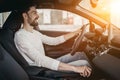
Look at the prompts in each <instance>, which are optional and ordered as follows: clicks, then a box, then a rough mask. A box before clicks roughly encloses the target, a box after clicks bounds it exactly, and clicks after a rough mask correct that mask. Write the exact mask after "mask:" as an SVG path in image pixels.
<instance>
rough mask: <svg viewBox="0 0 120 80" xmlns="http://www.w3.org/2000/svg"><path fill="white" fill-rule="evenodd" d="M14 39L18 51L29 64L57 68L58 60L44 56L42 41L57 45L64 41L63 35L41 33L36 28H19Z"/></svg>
mask: <svg viewBox="0 0 120 80" xmlns="http://www.w3.org/2000/svg"><path fill="white" fill-rule="evenodd" d="M14 41H15V45H16V47H17V49H18V51H19V52H20V53H21V54H22V56H23V57H24V58H25V59H26V61H27V62H28V63H29V64H30V65H35V66H42V67H46V68H49V69H52V70H57V69H58V66H59V63H60V62H59V61H57V60H55V59H52V58H50V57H47V56H45V51H44V47H43V44H42V43H45V44H48V45H58V44H60V43H63V42H65V39H64V36H59V37H55V38H53V37H48V36H46V35H43V34H41V33H40V32H38V31H36V30H33V32H28V31H26V30H25V29H20V30H18V31H17V32H16V33H15V38H14Z"/></svg>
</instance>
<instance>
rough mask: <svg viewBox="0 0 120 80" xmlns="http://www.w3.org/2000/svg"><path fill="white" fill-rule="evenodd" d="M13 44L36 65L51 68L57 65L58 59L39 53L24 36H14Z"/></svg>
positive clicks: (56, 67)
mask: <svg viewBox="0 0 120 80" xmlns="http://www.w3.org/2000/svg"><path fill="white" fill-rule="evenodd" d="M14 41H15V44H16V46H17V48H19V50H20V51H21V52H22V53H24V54H25V55H26V56H27V57H29V58H30V59H31V60H32V61H33V62H34V63H35V64H36V65H37V66H42V67H46V68H49V69H52V70H57V69H58V66H59V63H60V62H59V61H57V60H55V59H52V58H50V57H47V56H45V55H43V54H40V53H39V51H37V49H35V48H34V47H33V46H32V45H31V44H30V42H29V41H28V40H27V39H26V38H24V37H23V38H22V37H20V35H19V36H15V39H14Z"/></svg>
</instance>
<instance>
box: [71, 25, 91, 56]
mask: <svg viewBox="0 0 120 80" xmlns="http://www.w3.org/2000/svg"><path fill="white" fill-rule="evenodd" d="M87 25H89V23H87V24H84V25H83V26H82V32H81V34H79V35H78V36H77V38H76V39H75V41H74V43H73V46H72V50H71V52H70V54H71V55H74V54H75V52H76V51H77V49H78V47H79V45H81V43H82V39H83V37H84V34H85V32H86V28H87Z"/></svg>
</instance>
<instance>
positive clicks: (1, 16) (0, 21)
mask: <svg viewBox="0 0 120 80" xmlns="http://www.w3.org/2000/svg"><path fill="white" fill-rule="evenodd" d="M9 14H10V12H4V13H0V28H2V26H3V24H4V22H5V20H6V19H7V17H8V16H9Z"/></svg>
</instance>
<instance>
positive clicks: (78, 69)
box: [75, 66, 92, 77]
mask: <svg viewBox="0 0 120 80" xmlns="http://www.w3.org/2000/svg"><path fill="white" fill-rule="evenodd" d="M75 72H78V73H80V75H81V76H83V77H89V76H90V75H91V72H92V69H91V68H90V67H88V66H79V67H75Z"/></svg>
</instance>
